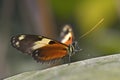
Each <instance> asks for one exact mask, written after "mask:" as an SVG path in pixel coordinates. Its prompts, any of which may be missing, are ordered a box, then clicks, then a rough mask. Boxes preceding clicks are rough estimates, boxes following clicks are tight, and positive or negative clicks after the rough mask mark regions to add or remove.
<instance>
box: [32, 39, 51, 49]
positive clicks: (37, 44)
mask: <svg viewBox="0 0 120 80" xmlns="http://www.w3.org/2000/svg"><path fill="white" fill-rule="evenodd" d="M50 41H51V40H50V39H47V38H43V39H42V40H41V41H37V42H35V43H34V46H33V47H32V49H33V50H35V49H38V48H41V47H43V46H46V45H47V44H48V43H49V42H50Z"/></svg>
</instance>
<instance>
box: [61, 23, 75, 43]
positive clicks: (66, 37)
mask: <svg viewBox="0 0 120 80" xmlns="http://www.w3.org/2000/svg"><path fill="white" fill-rule="evenodd" d="M60 37H61V43H64V44H66V45H70V44H72V42H73V39H74V34H73V31H72V28H71V27H70V26H69V25H65V26H64V27H63V29H62V31H61V34H60Z"/></svg>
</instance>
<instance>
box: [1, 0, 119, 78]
mask: <svg viewBox="0 0 120 80" xmlns="http://www.w3.org/2000/svg"><path fill="white" fill-rule="evenodd" d="M102 18H104V19H105V20H104V22H103V23H102V24H101V25H99V27H98V28H97V29H96V30H95V31H93V32H92V33H90V34H89V35H87V36H86V37H85V38H83V39H80V40H78V38H79V37H80V36H81V35H82V34H84V33H85V32H87V31H89V30H90V29H91V28H92V27H93V26H94V25H95V24H96V23H98V22H99V20H100V19H102ZM65 24H70V25H71V26H72V28H73V30H74V33H75V37H76V38H75V39H76V40H77V41H78V43H79V46H80V48H82V49H83V51H81V52H79V53H77V54H75V55H73V56H72V57H71V59H72V62H74V61H79V60H84V59H88V58H93V57H98V56H104V55H110V54H117V53H119V52H120V1H119V0H99V1H98V0H69V1H68V0H0V79H1V78H6V77H9V76H12V75H15V74H18V73H21V72H25V71H32V70H40V69H44V68H47V67H50V66H53V65H52V64H40V63H36V61H34V60H33V59H32V58H31V57H30V56H26V55H24V54H22V53H21V52H20V51H17V50H16V49H15V48H13V47H12V46H11V44H10V38H11V37H12V36H13V35H17V34H37V35H38V34H40V35H44V36H46V37H50V38H53V39H56V40H58V39H59V37H58V36H59V33H60V31H61V29H62V26H64V25H65Z"/></svg>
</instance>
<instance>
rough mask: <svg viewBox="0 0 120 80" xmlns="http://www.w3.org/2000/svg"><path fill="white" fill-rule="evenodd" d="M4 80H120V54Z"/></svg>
mask: <svg viewBox="0 0 120 80" xmlns="http://www.w3.org/2000/svg"><path fill="white" fill-rule="evenodd" d="M4 80H120V54H115V55H109V56H104V57H98V58H92V59H88V60H83V61H78V62H74V63H71V64H70V65H68V64H65V65H60V66H56V67H52V68H48V69H45V70H38V71H31V72H24V73H21V74H18V75H15V76H12V77H9V78H6V79H4Z"/></svg>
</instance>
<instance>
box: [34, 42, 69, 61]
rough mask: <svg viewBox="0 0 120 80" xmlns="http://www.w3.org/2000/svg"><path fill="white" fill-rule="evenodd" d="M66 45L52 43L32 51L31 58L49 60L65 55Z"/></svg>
mask: <svg viewBox="0 0 120 80" xmlns="http://www.w3.org/2000/svg"><path fill="white" fill-rule="evenodd" d="M67 49H68V46H66V45H64V44H59V43H52V44H49V45H47V46H44V47H42V48H39V49H36V50H35V51H34V52H33V55H32V56H33V58H34V59H35V60H37V61H38V62H39V61H44V62H45V61H51V60H56V59H60V58H62V57H64V56H66V55H67V54H68V53H67Z"/></svg>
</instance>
